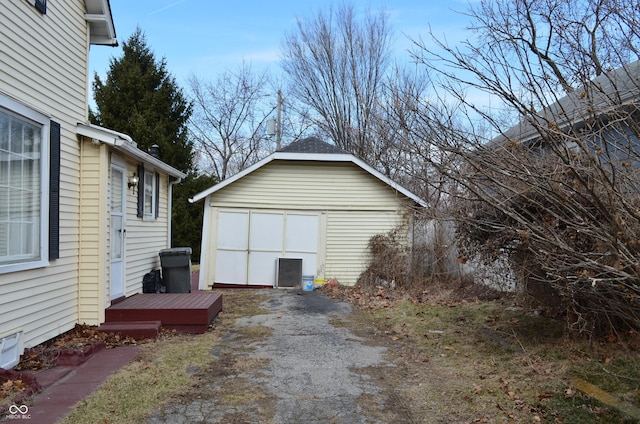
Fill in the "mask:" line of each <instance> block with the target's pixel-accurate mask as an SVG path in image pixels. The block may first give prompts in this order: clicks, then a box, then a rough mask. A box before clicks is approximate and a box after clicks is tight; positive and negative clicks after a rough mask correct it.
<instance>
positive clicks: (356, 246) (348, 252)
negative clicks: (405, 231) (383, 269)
mask: <svg viewBox="0 0 640 424" xmlns="http://www.w3.org/2000/svg"><path fill="white" fill-rule="evenodd" d="M404 222H405V221H404V219H403V214H402V213H401V212H349V211H332V212H329V213H328V215H327V233H326V262H325V274H324V278H325V279H330V278H335V279H337V280H338V281H340V282H341V283H343V284H349V285H351V284H355V283H356V281H357V280H358V277H359V276H360V274H361V273H362V272H363V271H364V270H365V269H366V267H367V265H368V263H369V260H370V256H369V253H368V249H367V245H368V243H369V239H371V237H373V236H374V235H376V234H386V233H388V232H389V231H391V230H393V229H395V228H396V227H398V226H399V225H401V224H403V223H404Z"/></svg>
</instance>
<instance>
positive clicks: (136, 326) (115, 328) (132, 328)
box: [97, 321, 162, 340]
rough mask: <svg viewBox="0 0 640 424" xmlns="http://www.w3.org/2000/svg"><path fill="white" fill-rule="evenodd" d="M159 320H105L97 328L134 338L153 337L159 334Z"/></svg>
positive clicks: (160, 324)
mask: <svg viewBox="0 0 640 424" xmlns="http://www.w3.org/2000/svg"><path fill="white" fill-rule="evenodd" d="M161 326H162V323H161V322H160V321H127V322H105V323H103V324H101V325H100V326H99V327H98V328H97V330H98V331H102V332H104V333H120V334H122V335H123V336H128V337H131V338H133V339H136V340H142V339H155V338H157V337H158V335H159V334H160V327H161Z"/></svg>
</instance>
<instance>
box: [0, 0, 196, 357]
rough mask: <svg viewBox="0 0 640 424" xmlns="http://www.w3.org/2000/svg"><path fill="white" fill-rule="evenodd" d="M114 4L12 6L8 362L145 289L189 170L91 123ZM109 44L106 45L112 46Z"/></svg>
mask: <svg viewBox="0 0 640 424" xmlns="http://www.w3.org/2000/svg"><path fill="white" fill-rule="evenodd" d="M115 37H116V35H115V29H114V25H113V19H112V16H111V10H110V8H109V2H108V0H56V1H48V2H47V1H43V0H31V1H22V0H21V1H2V2H0V367H2V368H11V367H12V366H14V365H15V364H16V363H17V362H18V359H19V355H20V354H21V353H22V352H23V350H24V349H25V348H29V347H33V346H35V345H37V344H40V343H42V342H44V341H46V340H48V339H50V338H53V337H55V336H57V335H59V334H61V333H63V332H65V331H67V330H69V329H71V328H73V327H74V325H75V324H77V323H86V324H91V325H97V324H100V323H102V322H103V321H104V316H105V309H106V308H107V307H108V306H110V305H111V303H112V302H113V301H115V300H117V299H120V298H122V297H126V296H129V295H132V294H134V293H137V292H141V291H142V277H143V275H144V274H145V273H146V272H148V271H149V270H150V269H152V268H157V267H159V258H158V252H159V251H160V250H161V249H163V248H166V247H169V246H170V236H169V234H170V233H169V230H170V228H169V227H170V225H169V223H170V216H171V201H170V199H171V188H172V185H173V184H175V183H177V182H178V181H179V180H180V179H181V178H183V177H184V176H185V175H184V174H183V173H182V172H180V171H178V170H176V169H174V168H172V167H170V166H168V165H167V164H165V163H163V162H161V161H160V160H158V159H157V158H155V157H154V156H152V155H150V154H149V153H147V152H144V151H142V150H140V149H138V148H137V146H136V144H135V142H134V141H133V140H131V139H130V138H129V137H128V136H127V135H125V134H120V133H117V132H115V131H111V130H109V129H105V128H100V127H97V126H94V125H90V124H88V123H87V116H88V87H89V71H88V60H89V48H90V46H99V45H106V46H114V45H117V42H116V38H115ZM100 48H106V47H100Z"/></svg>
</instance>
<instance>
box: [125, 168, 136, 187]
mask: <svg viewBox="0 0 640 424" xmlns="http://www.w3.org/2000/svg"><path fill="white" fill-rule="evenodd" d="M137 186H138V174H136V173H135V172H134V173H133V175H132V176H130V177H129V181H127V187H129V188H136V187H137Z"/></svg>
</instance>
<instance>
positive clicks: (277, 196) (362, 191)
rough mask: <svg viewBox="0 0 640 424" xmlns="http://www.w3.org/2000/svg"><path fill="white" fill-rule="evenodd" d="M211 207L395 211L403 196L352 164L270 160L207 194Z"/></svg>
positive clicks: (403, 200)
mask: <svg viewBox="0 0 640 424" xmlns="http://www.w3.org/2000/svg"><path fill="white" fill-rule="evenodd" d="M213 198H214V203H215V204H216V206H220V205H224V206H227V207H247V205H251V206H252V207H256V208H280V209H286V208H293V209H312V210H330V209H340V210H363V211H364V210H369V211H371V210H375V211H379V210H396V209H397V208H398V207H399V206H400V205H402V204H403V203H404V202H406V198H405V197H404V196H403V195H401V194H399V193H397V192H396V191H395V190H393V189H392V188H390V187H389V186H387V185H386V184H384V183H383V182H382V181H380V180H378V179H377V178H375V177H373V176H371V174H369V173H367V172H366V171H364V170H362V169H361V168H359V167H358V166H356V165H354V164H352V163H344V162H338V163H336V162H301V161H273V162H270V163H268V164H266V165H265V166H263V167H262V168H260V169H258V170H256V171H255V172H253V173H251V174H249V175H247V176H245V177H244V178H242V179H240V180H238V181H236V182H234V183H233V184H231V185H229V186H227V187H225V188H223V189H222V190H220V191H219V192H216V193H214V194H213Z"/></svg>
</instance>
